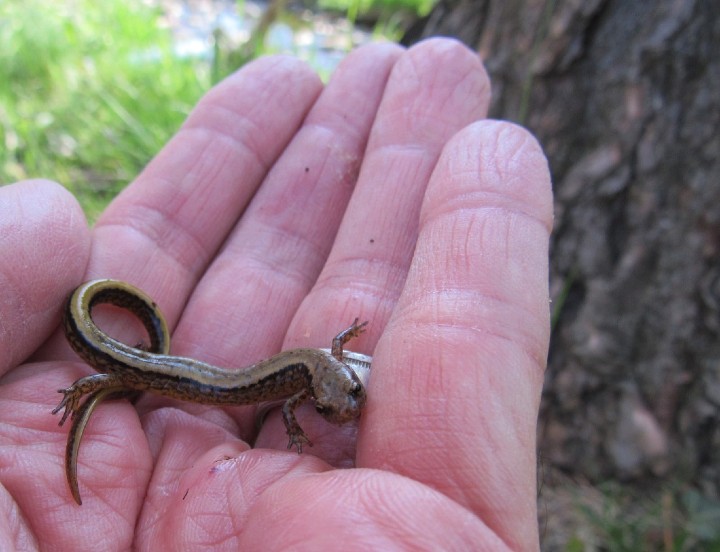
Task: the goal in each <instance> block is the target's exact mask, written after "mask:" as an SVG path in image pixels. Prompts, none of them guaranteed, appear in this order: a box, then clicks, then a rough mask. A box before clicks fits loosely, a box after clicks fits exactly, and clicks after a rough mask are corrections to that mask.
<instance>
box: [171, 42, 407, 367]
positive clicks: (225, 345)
mask: <svg viewBox="0 0 720 552" xmlns="http://www.w3.org/2000/svg"><path fill="white" fill-rule="evenodd" d="M400 51H401V50H400V48H398V47H397V46H394V45H389V44H385V45H379V44H378V45H372V46H370V47H366V48H362V49H360V50H357V51H355V52H353V53H352V54H350V55H349V56H348V57H347V58H346V59H345V60H344V61H343V63H341V64H340V66H339V67H338V69H337V70H336V72H335V73H334V75H333V77H332V79H331V80H330V82H329V83H328V85H327V86H326V88H325V89H324V90H323V92H322V94H321V95H320V97H319V98H318V100H317V101H316V103H315V105H314V106H313V108H312V110H311V111H310V112H309V113H308V115H307V117H306V120H305V122H304V124H303V125H302V127H301V128H300V130H299V131H298V133H297V134H296V136H295V137H294V138H293V140H292V142H291V143H290V144H289V146H288V147H287V148H286V150H285V152H284V153H283V154H282V156H281V157H280V158H279V159H278V161H277V163H276V164H275V166H273V168H272V169H271V171H270V172H269V174H268V176H267V178H266V179H265V182H264V183H263V185H262V188H261V189H260V190H259V191H258V193H257V194H256V195H255V197H254V198H253V200H252V203H251V204H250V206H249V207H248V209H247V210H246V212H245V213H244V214H243V217H242V220H241V221H240V223H239V224H238V225H237V226H236V228H235V229H234V230H233V232H232V233H231V235H230V236H229V238H228V240H227V241H226V243H225V244H224V247H223V249H222V250H221V251H220V253H219V254H218V256H217V258H216V259H215V260H214V262H213V264H212V266H211V267H210V268H209V269H208V271H207V272H206V273H205V275H204V277H203V279H202V281H201V282H200V283H199V285H198V286H197V288H196V290H195V293H194V294H193V297H192V300H191V302H190V303H189V304H188V305H187V308H186V309H185V311H184V313H183V319H182V321H181V323H180V324H179V325H178V327H177V329H176V331H175V335H174V336H173V339H174V342H175V343H176V347H177V349H176V350H177V351H178V352H179V353H181V354H184V355H188V356H193V357H201V358H206V359H209V360H210V361H212V362H216V363H218V364H220V365H221V366H230V367H232V366H235V367H239V366H242V365H243V364H244V363H246V362H249V361H256V360H259V359H261V358H263V357H265V356H268V355H269V354H273V353H276V352H278V351H279V349H280V346H281V344H282V339H283V337H284V336H285V332H286V329H287V327H288V325H289V323H290V320H291V318H292V316H293V314H294V313H295V311H296V309H297V306H298V305H299V304H300V302H301V301H302V299H303V298H304V297H305V295H306V294H307V292H308V290H309V289H310V288H311V287H312V285H313V284H314V282H315V280H316V279H317V275H318V273H319V272H320V269H321V268H322V266H323V264H324V262H325V260H326V258H327V255H328V252H329V250H330V247H331V245H332V240H333V238H334V236H335V233H336V232H337V228H338V226H339V224H340V221H341V219H342V217H343V214H344V212H345V208H346V206H347V202H348V200H349V198H350V196H351V194H352V191H353V188H354V185H355V181H356V179H357V172H358V168H359V164H360V160H361V159H362V154H363V150H364V149H365V146H366V143H367V138H368V134H369V131H370V125H371V123H372V121H373V118H374V116H375V113H376V110H377V106H378V103H379V101H380V97H381V94H382V90H383V88H384V85H385V81H386V80H387V76H388V73H389V72H390V69H391V68H392V66H393V64H394V63H395V60H396V59H397V57H398V55H399V53H400ZM198 320H201V321H203V327H204V329H206V330H207V331H205V332H199V331H198V324H197V321H198ZM332 335H335V334H332ZM332 335H331V336H323V340H322V341H320V342H318V343H316V344H315V345H317V346H329V339H330V338H331V337H332ZM208 355H211V356H208Z"/></svg>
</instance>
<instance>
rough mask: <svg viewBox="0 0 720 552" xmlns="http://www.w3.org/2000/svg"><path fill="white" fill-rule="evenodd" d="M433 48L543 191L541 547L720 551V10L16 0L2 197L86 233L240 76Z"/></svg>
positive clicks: (325, 70)
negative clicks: (525, 159)
mask: <svg viewBox="0 0 720 552" xmlns="http://www.w3.org/2000/svg"><path fill="white" fill-rule="evenodd" d="M438 35H442V36H453V37H456V38H458V39H459V40H462V41H463V42H464V43H465V44H467V46H468V47H469V48H471V49H473V50H475V51H477V52H478V53H479V54H480V55H481V56H482V58H483V60H484V62H485V64H486V67H487V68H488V71H489V73H490V75H491V78H492V82H493V104H492V109H491V116H492V117H495V118H502V119H506V120H510V121H514V122H517V123H519V124H522V125H524V126H527V127H528V128H529V129H530V130H531V131H533V132H534V133H535V134H536V136H537V137H538V138H539V140H540V142H541V143H542V144H543V147H544V149H545V151H546V153H547V155H548V157H549V160H550V165H551V171H552V174H553V181H554V189H555V230H554V234H553V237H552V244H551V267H550V282H551V298H552V304H551V309H552V324H553V327H552V330H553V331H552V340H551V348H550V356H549V359H548V369H547V372H546V382H545V389H544V392H543V400H542V406H541V415H540V423H539V426H538V443H539V444H538V446H539V462H538V486H539V495H538V507H539V523H540V533H541V537H542V547H543V549H544V550H548V551H550V550H553V551H554V550H559V551H595V550H598V551H605V550H611V551H616V550H617V551H625V550H627V551H636V550H640V551H644V550H647V551H655V550H662V551H685V550H709V551H720V132H718V128H720V94H719V93H718V90H720V56H718V52H720V2H716V1H706V0H655V1H650V0H633V1H627V0H587V1H585V2H577V1H576V0H505V1H500V0H298V1H291V0H273V1H270V2H265V3H263V2H251V1H232V0H143V1H141V0H134V1H121V0H104V1H103V2H93V1H91V0H75V1H70V0H3V1H0V184H8V183H11V182H14V181H16V180H20V179H24V178H34V177H44V178H50V179H52V180H56V181H58V182H60V183H61V184H63V185H65V186H66V187H67V188H68V189H70V190H71V191H72V192H73V193H74V194H75V195H76V196H77V197H78V199H79V200H80V202H81V204H82V206H83V208H84V209H85V211H86V213H87V214H88V217H89V218H90V220H91V221H92V220H94V219H95V218H96V217H97V215H98V214H99V213H100V211H102V209H103V208H104V206H105V205H106V204H107V203H108V202H109V201H110V200H111V199H112V198H113V197H114V196H115V195H116V194H117V193H118V192H119V191H120V190H121V189H122V188H123V187H124V186H125V185H126V184H127V183H128V182H129V181H131V180H132V179H133V178H134V177H135V176H136V175H137V174H138V173H139V172H140V171H141V170H142V168H143V167H144V166H145V164H146V163H147V162H148V161H149V160H150V159H151V158H152V157H153V156H154V155H155V153H156V152H157V151H158V150H159V149H160V148H161V147H162V145H163V144H164V143H165V142H166V141H167V140H168V139H169V138H170V136H172V135H173V134H174V133H175V131H176V130H177V129H178V127H179V126H180V124H181V123H182V121H183V120H184V118H185V117H186V116H187V114H188V113H189V111H190V109H191V108H192V107H193V106H194V104H195V103H196V102H197V100H198V99H199V98H200V96H202V95H203V94H204V93H205V92H206V91H207V90H208V89H209V88H210V87H212V85H213V84H214V83H216V82H218V81H219V80H221V79H222V78H223V77H225V76H226V75H228V74H230V73H231V72H233V71H235V70H236V69H237V68H239V67H240V66H242V65H243V64H244V63H246V62H247V61H248V60H251V59H253V58H254V57H257V56H259V55H263V54H269V53H279V52H282V53H291V54H293V55H296V56H299V57H301V58H303V59H305V60H307V61H308V62H309V63H310V64H312V65H313V66H314V67H315V68H316V70H317V71H318V72H319V73H320V75H321V76H322V77H323V78H325V79H327V78H328V77H329V75H330V74H331V73H332V71H333V69H334V67H335V66H336V65H337V64H338V62H339V61H340V60H341V59H342V58H343V57H344V56H345V55H346V54H347V52H349V51H350V50H352V49H353V48H355V47H357V46H359V45H362V44H364V43H366V42H369V41H374V40H392V41H397V42H400V43H401V44H404V45H410V44H413V43H414V42H416V41H418V40H421V39H422V38H424V37H428V36H438Z"/></svg>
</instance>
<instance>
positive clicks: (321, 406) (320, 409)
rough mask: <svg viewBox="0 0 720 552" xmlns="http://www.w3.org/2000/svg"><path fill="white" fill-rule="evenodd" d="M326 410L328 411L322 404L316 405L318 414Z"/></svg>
mask: <svg viewBox="0 0 720 552" xmlns="http://www.w3.org/2000/svg"><path fill="white" fill-rule="evenodd" d="M325 410H326V408H325V407H324V406H323V405H321V404H316V405H315V412H317V413H318V414H322V413H324V412H325Z"/></svg>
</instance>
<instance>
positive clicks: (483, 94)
mask: <svg viewBox="0 0 720 552" xmlns="http://www.w3.org/2000/svg"><path fill="white" fill-rule="evenodd" d="M488 102H489V87H488V81H487V75H486V74H485V71H484V70H483V68H482V65H481V63H480V61H479V59H478V58H477V56H476V55H475V54H474V53H473V52H471V51H470V50H468V49H467V48H465V47H464V46H462V45H461V44H459V43H458V42H456V41H452V40H445V39H434V40H429V41H426V42H424V43H421V44H420V45H418V46H416V47H413V48H411V49H410V50H408V51H407V52H406V53H404V54H403V56H402V57H401V58H400V59H399V60H398V61H397V63H396V64H395V66H394V67H393V71H392V73H391V75H390V78H389V80H388V84H387V86H386V88H385V92H384V94H383V98H382V102H381V104H380V108H379V110H378V113H377V116H376V118H375V122H374V124H373V128H372V131H371V136H370V139H369V142H368V147H367V149H366V153H365V158H364V159H363V167H362V169H361V172H360V176H359V181H358V184H357V188H356V190H355V192H354V194H353V197H352V200H351V202H350V205H349V206H348V210H347V213H346V215H345V217H344V219H343V221H342V225H341V228H340V230H339V232H338V236H337V238H336V240H335V243H334V244H333V248H332V252H331V254H330V257H329V259H328V262H327V264H326V265H325V267H324V269H323V271H322V273H321V275H320V277H319V279H318V282H317V284H316V285H315V286H314V288H313V289H312V291H311V293H310V294H309V296H308V297H307V298H306V299H305V300H304V302H303V304H302V305H301V307H300V309H299V311H298V314H297V316H296V317H295V318H294V320H293V323H292V326H291V330H290V332H289V334H288V339H287V341H286V343H285V347H286V348H290V347H297V346H305V345H314V346H317V345H318V344H322V343H323V342H325V343H328V344H327V345H325V346H326V347H327V346H329V342H328V341H327V340H328V336H334V335H335V334H337V333H338V331H340V330H341V329H343V328H344V327H345V326H346V325H347V324H349V323H350V322H351V321H352V320H353V319H354V318H355V317H358V316H359V317H361V319H363V320H369V321H370V324H369V326H368V331H367V333H366V334H363V336H361V337H360V338H358V339H356V340H354V341H352V342H350V343H349V344H348V346H347V347H348V349H350V350H356V351H364V352H371V351H372V345H371V343H373V341H374V340H375V339H377V336H378V335H379V334H380V332H381V331H382V329H383V327H384V325H385V321H386V320H387V318H388V316H389V314H390V312H391V310H392V308H393V306H394V303H395V301H396V300H397V297H398V295H399V293H400V290H401V289H402V285H403V282H404V280H405V276H406V274H407V269H408V266H409V264H410V259H411V256H412V251H413V249H414V247H415V245H414V244H415V239H416V236H417V220H418V212H419V208H420V202H421V199H422V196H423V194H424V191H425V186H426V184H427V181H428V179H429V178H430V173H431V171H432V167H433V166H434V164H435V162H436V160H437V157H438V156H439V154H440V151H441V149H442V146H443V144H444V143H445V142H446V141H447V140H448V139H449V137H450V136H452V134H453V133H454V132H456V131H457V130H459V129H460V128H462V127H463V126H465V125H466V124H468V123H469V122H471V121H473V120H475V119H477V118H479V117H482V116H484V115H485V113H486V110H487V106H488ZM321 346H322V345H321ZM307 410H308V411H309V412H308V413H309V415H308V416H306V417H302V418H301V424H302V425H303V427H305V425H307V429H306V431H307V432H308V433H311V434H315V435H317V434H320V435H325V434H329V433H331V431H332V432H334V434H333V436H332V437H330V435H329V436H328V438H327V439H325V440H324V441H323V443H327V444H328V447H329V449H328V450H327V451H325V452H324V453H322V455H323V457H325V458H330V455H331V454H332V453H333V450H332V449H334V448H338V447H339V448H340V449H342V446H341V445H340V444H339V443H342V440H340V434H339V433H337V432H336V431H335V430H334V429H333V428H330V427H329V426H327V424H326V423H325V422H324V421H323V420H321V419H319V418H318V417H317V416H316V415H314V413H312V412H311V411H310V409H307ZM272 423H276V424H277V423H279V422H278V421H274V422H273V420H269V421H268V424H272ZM268 424H266V425H268ZM272 438H273V439H275V440H276V441H275V442H274V443H273V444H272V446H280V444H281V442H282V440H283V435H282V434H280V433H273V434H272ZM263 442H264V443H265V442H266V441H263ZM349 452H350V454H351V457H353V458H354V453H353V450H350V451H349ZM319 453H320V452H319V450H318V448H317V447H316V448H315V449H313V454H319Z"/></svg>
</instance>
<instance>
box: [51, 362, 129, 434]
mask: <svg viewBox="0 0 720 552" xmlns="http://www.w3.org/2000/svg"><path fill="white" fill-rule="evenodd" d="M117 386H118V381H117V378H116V377H115V376H113V375H112V374H93V375H92V376H86V377H84V378H80V379H79V380H77V381H76V382H75V383H73V384H72V385H71V386H70V387H67V388H65V389H58V393H62V394H63V398H62V400H61V401H60V404H58V405H57V406H56V407H55V408H54V409H53V411H52V413H53V414H57V413H58V412H60V411H61V410H62V409H63V408H64V409H65V412H63V415H62V418H60V421H59V422H58V425H60V426H61V425H63V424H64V423H65V420H67V419H68V416H69V417H70V419H73V418H75V415H76V414H77V412H78V410H79V409H80V400H81V399H82V398H83V396H84V395H87V394H88V393H93V392H95V391H100V390H101V389H106V388H108V387H117Z"/></svg>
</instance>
